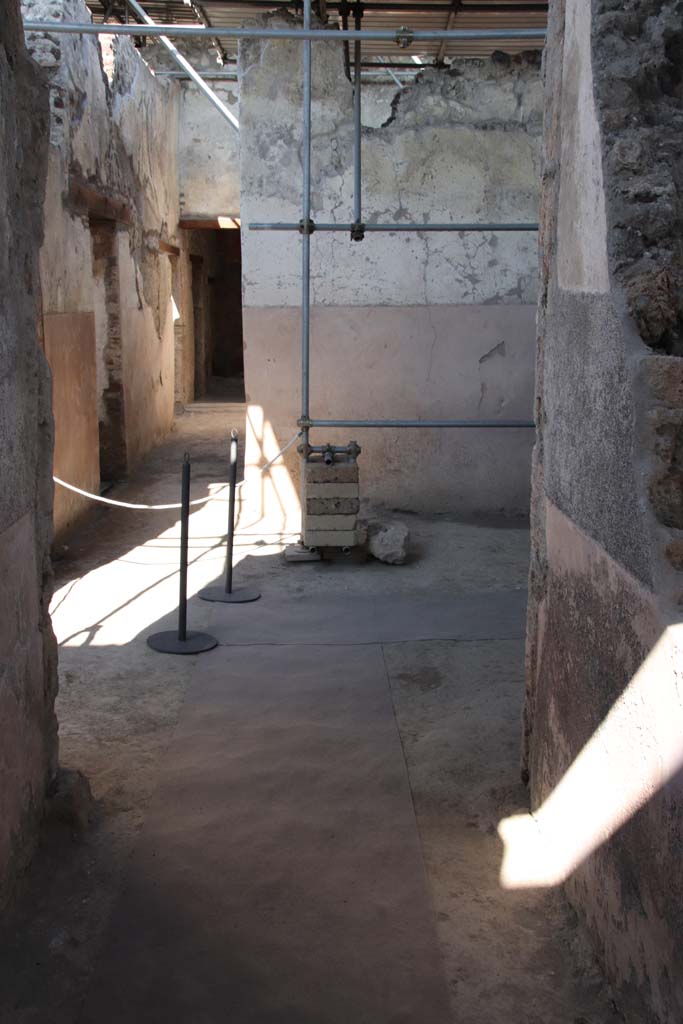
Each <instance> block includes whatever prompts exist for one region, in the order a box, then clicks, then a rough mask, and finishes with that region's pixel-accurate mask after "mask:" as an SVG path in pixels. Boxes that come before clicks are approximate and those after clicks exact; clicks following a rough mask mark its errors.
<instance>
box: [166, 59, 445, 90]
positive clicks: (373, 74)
mask: <svg viewBox="0 0 683 1024" xmlns="http://www.w3.org/2000/svg"><path fill="white" fill-rule="evenodd" d="M225 63H228V64H234V61H227V62H225ZM362 66H363V67H364V68H366V67H367V68H368V69H369V70H367V71H363V72H362V77H363V79H364V80H366V81H368V80H369V81H371V82H373V83H374V80H375V79H380V78H381V79H383V80H384V82H386V76H387V74H388V73H390V72H391V69H390V68H389V67H387V65H386V64H367V65H366V64H364V65H362ZM402 67H404V68H405V67H406V65H405V64H403V65H402ZM425 67H431V65H425ZM414 68H415V70H414V71H411V70H410V69H408V70H407V71H405V72H403V73H401V72H399V74H398V75H397V77H398V78H405V79H410V80H412V79H414V78H415V75H416V73H417V72H419V70H420V69H419V68H418V67H417V66H415V65H414ZM370 69H371V70H370ZM153 71H154V74H155V75H156V76H157V78H177V79H181V80H184V81H191V80H192V76H191V75H188V74H187V72H185V71H167V70H166V69H160V70H157V69H156V68H153ZM394 74H396V72H394ZM202 78H203V79H204V80H205V81H209V82H236V81H237V80H238V76H237V71H202ZM384 82H383V83H382V84H384Z"/></svg>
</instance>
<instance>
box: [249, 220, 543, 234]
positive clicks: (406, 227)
mask: <svg viewBox="0 0 683 1024" xmlns="http://www.w3.org/2000/svg"><path fill="white" fill-rule="evenodd" d="M248 227H249V230H250V231H301V230H302V228H301V224H294V223H272V224H271V223H259V222H254V223H251V224H249V225H248ZM310 227H311V228H312V230H313V231H314V232H316V231H352V230H353V228H354V227H355V225H354V224H318V223H317V222H312V223H311V225H310ZM361 227H362V229H363V231H364V232H366V233H367V232H368V231H538V224H537V223H535V222H531V221H530V222H528V223H526V222H522V223H519V224H515V223H507V224H498V223H496V222H495V221H493V222H491V223H483V222H482V223H474V222H473V223H464V224H455V223H454V224H362V225H361Z"/></svg>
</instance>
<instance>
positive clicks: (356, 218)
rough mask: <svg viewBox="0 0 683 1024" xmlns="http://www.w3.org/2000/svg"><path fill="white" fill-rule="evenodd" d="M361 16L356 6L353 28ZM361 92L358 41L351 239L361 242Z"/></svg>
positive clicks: (354, 101) (354, 47)
mask: <svg viewBox="0 0 683 1024" xmlns="http://www.w3.org/2000/svg"><path fill="white" fill-rule="evenodd" d="M361 19H362V14H361V13H360V8H359V6H358V4H356V13H355V22H354V24H355V26H356V29H360V27H361ZM360 146H361V91H360V40H358V39H357V40H356V42H355V43H354V44H353V227H352V228H351V238H353V239H354V241H362V238H363V231H362V227H361V222H362V217H361V152H360Z"/></svg>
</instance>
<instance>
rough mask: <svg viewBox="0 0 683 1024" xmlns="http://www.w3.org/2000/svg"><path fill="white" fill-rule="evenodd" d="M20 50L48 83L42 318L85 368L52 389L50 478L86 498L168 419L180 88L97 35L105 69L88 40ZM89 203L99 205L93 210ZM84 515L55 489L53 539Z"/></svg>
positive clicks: (78, 14) (69, 16)
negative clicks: (68, 322) (75, 347)
mask: <svg viewBox="0 0 683 1024" xmlns="http://www.w3.org/2000/svg"><path fill="white" fill-rule="evenodd" d="M23 7H24V11H25V14H26V15H27V16H30V17H33V18H37V19H39V20H40V19H46V20H49V19H51V18H58V19H62V20H70V21H79V20H88V19H89V17H90V16H89V12H88V10H87V8H86V7H85V4H84V3H82V0H63V2H62V3H60V4H59V6H58V7H57V8H56V9H55V5H54V4H48V3H47V2H46V0H26V2H25V3H24V5H23ZM48 8H49V10H48ZM28 43H29V48H30V51H31V54H32V56H33V58H34V60H36V61H37V63H39V64H40V65H41V66H42V68H43V69H44V72H45V74H46V78H47V80H48V82H49V86H50V111H51V116H50V146H49V157H48V180H47V190H46V196H45V238H44V242H43V246H42V249H41V256H40V266H41V282H42V287H43V316H44V319H45V323H46V331H47V333H48V334H55V333H58V335H59V338H60V339H62V340H61V341H60V342H59V343H60V344H61V343H66V339H68V337H69V331H68V330H64V327H63V325H64V318H65V317H69V316H71V317H73V331H74V334H78V337H79V361H80V364H81V365H82V366H83V373H82V374H75V375H73V374H70V377H69V380H68V382H66V381H65V382H60V384H61V386H60V387H59V388H56V389H55V396H56V401H58V402H60V404H59V406H58V407H56V408H55V410H54V412H55V420H56V424H57V432H58V439H60V441H59V443H58V446H57V455H56V465H55V472H56V475H57V476H59V477H61V478H62V479H67V480H68V481H69V482H70V483H73V484H75V485H76V486H79V487H81V488H84V489H85V490H88V491H91V492H94V493H97V491H98V489H99V486H100V476H101V469H104V472H105V473H106V478H109V479H111V477H112V475H114V476H120V475H124V474H125V472H127V470H128V469H130V468H131V467H132V466H134V465H135V463H136V462H137V461H138V460H139V459H140V458H141V457H142V456H143V455H144V454H145V453H146V452H147V451H148V450H149V449H150V448H151V447H153V446H154V445H155V444H157V443H158V442H159V441H161V440H162V438H163V437H164V436H165V434H166V432H167V431H168V429H169V427H170V425H171V422H172V416H173V402H174V359H173V350H174V310H173V303H172V267H171V263H170V258H169V256H168V255H166V254H165V253H164V252H160V249H159V243H160V240H165V241H173V239H174V238H175V236H176V232H177V223H178V215H179V202H178V183H177V164H176V153H177V117H178V95H177V93H178V87H177V86H176V85H175V84H174V83H171V82H162V81H159V80H155V79H154V77H153V76H152V75H151V74H150V72H149V70H148V68H147V66H146V65H145V64H144V62H143V61H142V60H141V58H140V57H139V55H138V54H137V53H136V51H135V48H134V46H133V43H132V41H131V40H126V39H117V40H113V39H105V40H104V41H103V48H104V60H103V52H102V50H101V48H100V43H99V41H98V39H97V38H95V37H78V36H71V35H60V36H57V35H55V36H52V37H51V36H49V35H40V36H34V37H30V38H29V40H28ZM82 186H85V188H86V189H87V190H88V191H87V197H86V199H84V198H83V193H82V192H79V191H78V189H79V188H81V187H82ZM93 196H95V197H96V200H98V199H99V198H100V197H101V198H104V200H109V201H110V206H109V207H107V204H106V202H105V203H104V204H102V203H101V202H99V201H95V202H94V204H93V201H92V197H93ZM88 197H89V198H88ZM112 204H113V205H112ZM112 209H113V213H112ZM100 218H104V220H105V225H104V227H103V226H102V224H101V223H100ZM107 225H108V227H107ZM107 232H108V237H106V236H107ZM105 243H106V244H105ZM94 245H95V248H94ZM85 314H89V316H90V320H89V323H90V324H91V327H90V336H89V338H86V337H84V333H83V332H84V323H85V320H84V315H85ZM51 318H55V321H54V327H55V330H54V331H52V330H51ZM56 343H57V342H56ZM69 365H71V361H70V360H69V359H68V358H62V359H59V360H58V359H55V360H54V372H55V373H56V372H66V367H68V366H69ZM93 380H95V382H96V385H95V388H96V389H95V393H93V392H92V381H93ZM59 396H64V401H63V402H61V401H60V397H59ZM78 409H87V410H88V414H87V415H80V414H77V413H76V410H78ZM93 425H94V426H93ZM101 450H102V451H103V459H102V461H103V464H104V465H103V467H101V466H100V452H101ZM88 507H89V506H88V502H87V499H84V498H81V497H79V496H78V495H75V494H73V493H70V492H68V491H65V490H63V489H62V488H58V489H57V490H56V493H55V513H54V515H55V527H56V531H57V533H62V532H63V531H64V530H65V529H67V528H68V527H69V526H71V525H72V524H73V523H74V522H75V521H76V519H77V518H78V516H79V515H80V514H82V512H83V511H85V510H86V509H87V508H88Z"/></svg>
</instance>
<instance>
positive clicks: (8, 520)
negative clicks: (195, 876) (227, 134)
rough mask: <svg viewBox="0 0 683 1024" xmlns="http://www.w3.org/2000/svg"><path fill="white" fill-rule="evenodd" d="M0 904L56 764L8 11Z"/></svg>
mask: <svg viewBox="0 0 683 1024" xmlns="http://www.w3.org/2000/svg"><path fill="white" fill-rule="evenodd" d="M0 95H1V96H2V103H0V181H1V182H2V188H0V237H1V238H2V245H0V440H1V441H2V452H3V456H2V458H3V462H2V486H1V487H0V775H1V777H2V785H1V786H0V904H2V902H3V901H4V899H5V898H6V896H7V895H8V892H9V891H10V888H11V883H12V880H13V879H14V877H15V876H16V873H17V872H18V871H19V870H21V868H22V867H23V866H24V865H25V863H26V861H27V859H28V857H29V856H30V853H31V851H32V849H33V846H34V843H35V839H36V833H37V828H38V823H39V820H40V815H41V810H42V805H43V797H44V795H45V790H46V786H47V784H48V782H49V780H50V779H51V777H52V775H53V773H54V770H55V767H56V757H57V727H56V721H55V716H54V710H53V709H54V700H55V695H56V689H57V686H56V654H55V645H54V638H53V635H52V629H51V626H50V619H49V615H48V610H47V606H48V602H49V598H50V587H51V583H50V579H51V569H50V558H49V542H50V532H51V507H52V486H51V462H52V422H51V414H50V383H49V374H48V369H47V363H46V361H45V357H44V355H43V353H42V351H41V346H40V341H39V330H40V322H39V318H40V280H39V274H38V260H37V253H38V247H39V246H40V243H41V239H42V230H43V228H42V220H43V212H42V197H43V194H44V191H45V174H46V166H47V133H48V96H47V89H46V88H45V85H44V82H43V80H42V77H41V75H40V73H39V71H38V69H37V68H36V67H35V65H34V64H33V63H32V62H31V61H30V60H29V58H28V56H27V54H26V51H25V48H24V42H23V33H22V28H21V19H20V14H19V6H18V0H9V3H7V4H5V5H4V6H3V16H2V18H1V19H0Z"/></svg>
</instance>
